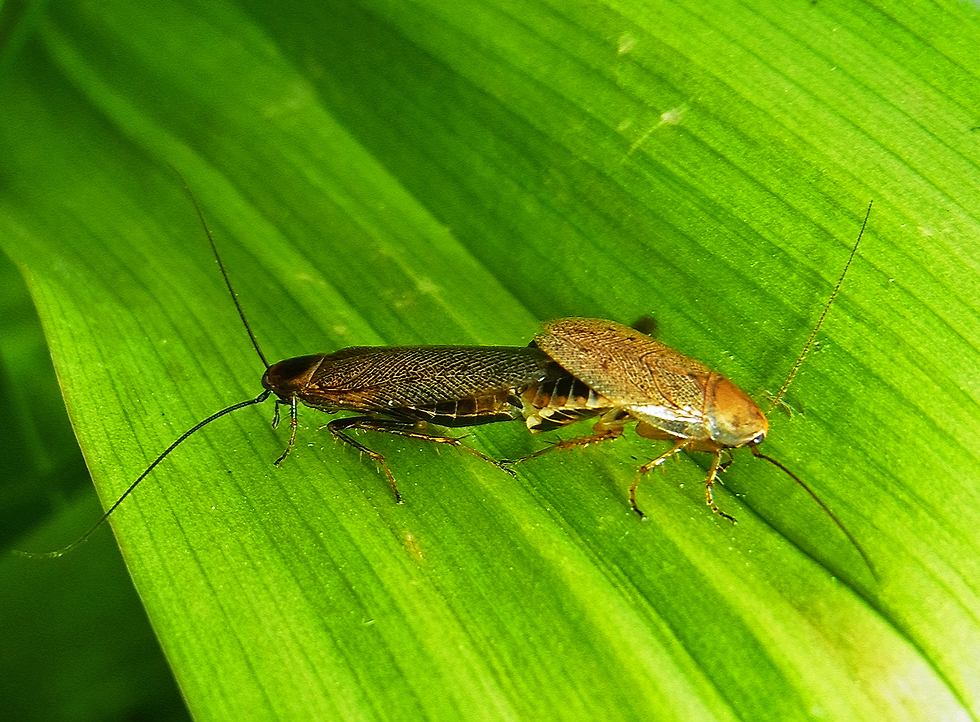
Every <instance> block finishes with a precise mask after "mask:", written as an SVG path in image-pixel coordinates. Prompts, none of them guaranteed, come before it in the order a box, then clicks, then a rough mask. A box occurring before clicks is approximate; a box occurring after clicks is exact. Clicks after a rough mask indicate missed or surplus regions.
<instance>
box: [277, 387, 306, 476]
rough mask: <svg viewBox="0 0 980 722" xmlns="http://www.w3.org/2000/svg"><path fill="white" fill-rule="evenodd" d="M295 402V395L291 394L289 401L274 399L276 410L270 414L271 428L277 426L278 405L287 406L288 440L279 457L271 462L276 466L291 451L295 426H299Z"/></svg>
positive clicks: (294, 440)
mask: <svg viewBox="0 0 980 722" xmlns="http://www.w3.org/2000/svg"><path fill="white" fill-rule="evenodd" d="M296 403H297V401H296V397H295V396H293V397H292V398H291V399H290V400H289V401H281V400H277V401H276V410H275V413H274V414H273V416H272V428H273V429H274V428H276V427H277V426H279V406H280V405H283V406H288V407H289V441H287V442H286V448H285V450H284V451H283V452H282V454H280V455H279V458H278V459H276V460H275V461H274V462H273V464H275V465H276V466H279V465H280V464H281V463H282V462H283V461H285V459H286V457H287V456H289V452H290V451H292V449H293V446H295V444H296V428H297V427H298V426H299V419H298V418H297V414H296Z"/></svg>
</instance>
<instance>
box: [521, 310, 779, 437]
mask: <svg viewBox="0 0 980 722" xmlns="http://www.w3.org/2000/svg"><path fill="white" fill-rule="evenodd" d="M544 328H545V333H543V334H541V335H539V336H537V337H535V339H534V343H535V345H536V346H537V347H538V348H540V349H541V350H542V351H544V352H545V353H547V354H548V355H549V356H551V358H553V359H554V360H555V361H557V362H558V363H559V364H560V365H561V366H562V367H564V368H565V369H566V370H567V371H569V372H570V373H572V374H573V375H574V376H576V377H577V378H579V379H580V380H581V381H583V382H584V383H586V384H588V385H589V386H590V387H591V388H593V389H594V390H595V391H596V392H597V393H600V394H602V395H603V396H605V397H607V398H609V399H610V400H611V401H612V402H613V403H614V404H615V405H616V406H618V407H620V408H622V409H624V410H626V411H628V412H629V413H630V414H631V415H632V416H634V417H636V418H637V419H638V420H640V421H644V422H647V423H648V424H650V425H651V426H653V427H655V429H659V430H662V431H665V432H667V433H668V434H669V435H670V436H672V437H674V438H685V439H694V440H701V441H709V440H710V441H712V442H713V443H714V444H716V445H717V446H719V447H738V446H743V445H745V444H747V443H751V442H758V441H761V439H762V438H764V437H765V434H766V432H767V431H768V428H769V425H768V422H767V421H766V418H765V415H764V414H762V412H761V411H760V410H759V408H758V406H756V404H755V402H754V401H752V399H751V398H749V397H748V395H746V394H745V392H743V391H742V390H741V389H740V388H738V386H736V385H735V384H734V383H732V382H731V381H729V380H728V379H727V378H725V377H724V376H722V375H721V374H719V373H717V372H715V371H712V370H711V369H709V368H708V367H707V366H705V365H704V364H703V363H701V362H700V361H697V360H695V359H692V358H689V357H687V356H685V355H683V354H681V353H678V352H677V351H675V350H674V349H672V348H670V347H669V346H665V345H664V344H662V343H660V342H659V341H655V340H654V339H652V338H650V337H649V336H647V335H646V334H643V333H640V332H639V331H636V330H635V329H632V328H630V327H629V326H624V325H622V324H619V323H616V322H614V321H606V320H603V319H591V318H564V319H559V320H557V321H552V322H550V323H548V324H545V327H544ZM648 431H649V432H650V433H652V430H648ZM645 435H649V434H645Z"/></svg>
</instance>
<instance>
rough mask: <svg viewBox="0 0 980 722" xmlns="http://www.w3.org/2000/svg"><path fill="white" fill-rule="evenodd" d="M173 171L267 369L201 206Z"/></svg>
mask: <svg viewBox="0 0 980 722" xmlns="http://www.w3.org/2000/svg"><path fill="white" fill-rule="evenodd" d="M174 171H175V172H176V173H177V175H178V176H180V180H181V182H182V183H183V184H184V190H186V191H187V195H188V196H190V199H191V203H193V204H194V210H196V211H197V217H198V218H200V219H201V225H202V226H203V227H204V232H205V234H207V237H208V243H210V244H211V250H212V251H214V259H215V260H216V261H217V262H218V268H219V269H221V275H222V277H223V278H224V279H225V285H226V286H227V287H228V292H229V293H230V294H231V300H232V301H234V303H235V308H237V309H238V317H239V318H240V319H242V325H244V326H245V330H246V331H247V332H248V337H249V338H250V339H252V346H253V347H254V348H255V352H256V353H257V354H258V355H259V358H260V359H262V364H263V365H264V366H265V367H266V368H269V362H268V361H267V360H266V358H265V354H264V353H262V349H261V348H260V347H259V340H258V339H257V338H255V334H254V333H253V332H252V327H251V326H249V325H248V319H247V318H245V311H244V309H243V308H242V304H240V303H239V302H238V294H237V293H235V288H234V286H232V285H231V278H229V277H228V272H227V271H226V270H225V264H224V263H223V262H222V260H221V254H219V253H218V246H217V245H215V242H214V236H212V235H211V229H210V228H208V222H207V221H206V220H205V219H204V212H203V211H202V210H201V204H200V203H198V202H197V196H195V195H194V191H192V190H191V187H190V186H189V185H188V184H187V181H186V180H184V176H182V175H180V171H177V170H176V168H175V169H174Z"/></svg>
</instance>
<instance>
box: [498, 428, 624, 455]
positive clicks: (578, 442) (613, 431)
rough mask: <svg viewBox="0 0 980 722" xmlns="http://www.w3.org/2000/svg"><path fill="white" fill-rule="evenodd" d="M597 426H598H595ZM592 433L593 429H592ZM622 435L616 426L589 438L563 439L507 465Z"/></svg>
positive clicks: (621, 430) (610, 439) (621, 431)
mask: <svg viewBox="0 0 980 722" xmlns="http://www.w3.org/2000/svg"><path fill="white" fill-rule="evenodd" d="M596 426H598V424H596ZM593 431H595V428H594V427H593ZM622 435H623V427H622V426H617V427H612V428H609V429H603V430H599V431H597V432H596V433H594V434H592V435H591V436H578V437H576V438H574V439H564V440H562V441H556V442H555V443H553V444H552V445H551V446H548V447H546V448H544V449H540V450H539V451H535V452H534V453H533V454H528V455H527V456H522V457H521V458H519V459H513V460H511V461H507V462H505V463H507V464H520V463H521V462H523V461H528V460H530V459H537V458H538V457H539V456H543V455H544V454H547V453H548V452H550V451H555V450H557V449H574V448H575V447H577V446H583V447H584V446H589V445H590V444H598V443H600V442H602V441H612V440H613V439H618V438H619V437H620V436H622Z"/></svg>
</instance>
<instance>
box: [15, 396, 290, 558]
mask: <svg viewBox="0 0 980 722" xmlns="http://www.w3.org/2000/svg"><path fill="white" fill-rule="evenodd" d="M271 393H272V392H271V391H268V390H266V391H263V392H262V393H261V394H259V395H258V396H256V397H255V398H254V399H250V400H248V401H241V402H239V403H237V404H235V405H234V406H229V407H228V408H226V409H222V410H221V411H219V412H217V413H215V414H211V415H210V416H209V417H208V418H206V419H204V421H201V422H199V423H197V424H195V425H194V427H193V428H191V429H188V430H187V431H185V432H184V433H183V434H181V435H180V438H179V439H177V440H176V441H175V442H173V443H172V444H171V445H170V446H168V447H167V448H166V449H164V451H163V453H162V454H160V456H158V457H157V458H156V459H154V460H153V463H152V464H150V465H149V466H148V467H146V470H145V471H144V472H143V473H142V474H140V475H139V478H138V479H136V481H134V482H133V483H132V484H130V485H129V488H128V489H126V491H124V492H123V493H122V496H120V497H119V498H118V499H116V503H115V504H113V505H112V506H110V507H109V511H107V512H106V513H105V514H103V515H102V518H101V519H99V520H98V521H97V522H95V524H94V525H93V526H92V528H91V529H89V530H88V531H87V532H85V533H84V534H83V535H82V536H80V537H79V538H78V539H76V540H75V541H73V542H72V543H71V544H69V545H68V546H66V547H62V548H61V549H56V550H55V551H53V552H24V551H21V550H19V549H13V550H12V551H13V553H14V554H16V555H17V556H21V557H27V558H28V559H57V558H58V557H61V556H64V555H65V554H67V553H68V552H70V551H71V550H72V549H74V548H75V547H77V546H78V545H79V544H81V543H82V542H84V541H85V540H86V539H88V538H89V537H90V536H92V534H93V533H94V532H95V530H96V529H98V528H99V527H100V526H102V525H103V524H104V523H105V521H106V519H108V518H109V517H110V516H111V515H112V512H114V511H115V510H116V507H118V506H119V505H120V504H122V503H123V500H124V499H125V498H126V497H127V496H129V495H130V494H131V493H132V492H133V490H134V489H135V488H136V487H137V486H139V484H140V482H141V481H143V479H145V478H146V477H147V476H148V475H149V473H150V472H151V471H153V470H154V469H155V468H156V467H157V464H159V463H160V462H161V461H163V460H164V459H165V458H167V455H168V454H169V453H170V452H171V451H173V450H174V449H176V448H177V447H178V446H180V445H181V444H182V443H183V441H184V439H186V438H187V437H188V436H190V435H191V434H193V433H194V432H196V431H197V430H198V429H200V428H201V427H203V426H207V425H208V424H210V423H211V422H212V421H214V420H215V419H220V418H221V417H222V416H225V415H226V414H230V413H231V412H232V411H238V409H243V408H245V407H246V406H252V405H254V404H261V403H262V402H263V401H265V400H266V399H267V398H269V395H270V394H271Z"/></svg>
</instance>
